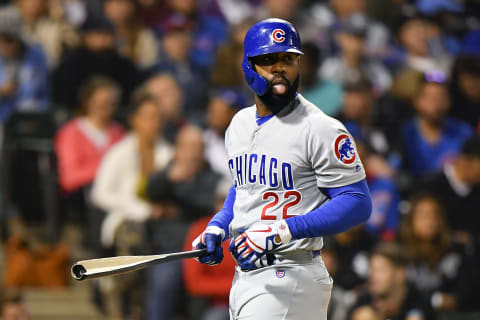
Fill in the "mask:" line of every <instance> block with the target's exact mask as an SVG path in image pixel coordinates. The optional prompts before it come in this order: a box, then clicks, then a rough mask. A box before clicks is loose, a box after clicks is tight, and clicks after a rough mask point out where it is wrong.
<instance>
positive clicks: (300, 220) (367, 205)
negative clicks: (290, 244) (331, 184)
mask: <svg viewBox="0 0 480 320" xmlns="http://www.w3.org/2000/svg"><path fill="white" fill-rule="evenodd" d="M322 191H323V192H324V193H326V194H327V195H328V196H329V198H330V199H331V200H330V201H329V202H327V203H326V204H324V205H323V206H321V207H319V208H317V209H315V210H313V211H311V212H309V213H307V214H305V215H301V216H295V217H292V218H289V219H286V220H285V221H286V222H287V224H288V227H289V228H290V232H291V233H292V239H303V238H313V237H321V236H325V235H329V234H335V233H339V232H343V231H346V230H348V229H350V228H352V227H354V226H356V225H358V224H360V223H362V222H365V221H367V220H368V218H369V217H370V213H371V211H372V201H371V198H370V192H369V190H368V186H367V182H366V180H365V179H364V180H362V181H360V182H357V183H353V184H351V185H348V186H343V187H339V188H328V189H322Z"/></svg>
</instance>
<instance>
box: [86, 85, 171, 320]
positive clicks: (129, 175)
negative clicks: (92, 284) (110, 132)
mask: <svg viewBox="0 0 480 320" xmlns="http://www.w3.org/2000/svg"><path fill="white" fill-rule="evenodd" d="M130 110H131V114H130V117H129V120H130V125H131V128H132V130H131V132H130V133H129V134H128V135H127V136H125V137H124V138H123V139H122V140H121V141H119V142H118V143H117V144H116V145H115V146H113V147H112V148H111V149H110V150H109V151H108V152H107V153H106V154H105V157H104V158H103V159H102V162H101V164H100V167H99V169H98V172H97V176H96V177H95V181H94V184H93V188H92V192H91V198H92V201H93V203H94V204H95V205H96V206H98V207H99V208H100V209H102V210H104V211H105V212H106V218H105V219H104V221H103V223H102V230H101V241H102V244H103V246H104V247H105V248H107V249H110V250H111V251H113V252H111V253H110V254H113V255H131V254H145V253H146V252H150V251H149V250H148V248H149V247H150V242H149V241H148V239H147V232H146V228H147V227H146V224H147V221H151V220H155V219H159V218H160V217H161V216H162V215H163V214H164V212H165V211H164V210H163V208H162V207H161V206H159V205H154V204H152V203H151V202H150V201H149V199H148V196H147V194H146V182H147V177H148V176H149V175H150V174H152V173H153V172H154V171H156V170H161V169H163V168H164V167H165V166H166V165H167V163H168V162H169V161H170V158H171V155H172V150H171V146H170V144H169V143H167V142H166V141H165V140H164V139H163V138H162V137H161V136H160V135H159V133H160V131H161V124H162V118H161V112H160V107H159V106H158V104H157V100H156V99H155V98H154V97H153V96H151V95H150V94H148V93H146V92H145V91H143V90H140V91H137V92H136V93H135V94H134V95H133V98H132V103H131V105H130ZM139 276H140V274H134V275H132V276H131V277H124V278H118V279H115V280H112V282H111V283H110V285H107V286H102V285H100V288H101V289H102V290H103V291H102V293H103V298H104V299H105V304H106V305H107V306H110V307H108V308H107V313H108V314H109V315H110V316H117V317H121V316H132V315H133V314H136V315H137V316H138V314H137V312H138V313H141V312H142V310H140V309H138V308H136V307H138V303H139V302H138V301H136V300H129V301H128V302H124V298H125V297H124V296H125V295H129V294H130V295H131V294H132V292H138V290H140V292H143V291H142V290H141V289H140V288H139V286H141V285H142V282H141V281H140V280H139V279H138V278H137V277H139ZM105 281H109V280H105ZM134 296H137V295H134ZM132 299H133V298H132ZM125 305H128V306H129V307H130V308H126V307H125ZM135 306H136V307H135ZM125 309H127V310H128V311H127V312H128V314H127V315H125V314H124V311H125Z"/></svg>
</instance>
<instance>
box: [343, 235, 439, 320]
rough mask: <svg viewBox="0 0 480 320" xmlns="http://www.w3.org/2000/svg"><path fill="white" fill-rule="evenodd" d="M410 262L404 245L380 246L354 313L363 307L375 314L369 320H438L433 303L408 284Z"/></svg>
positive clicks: (369, 312) (373, 256) (371, 260)
mask: <svg viewBox="0 0 480 320" xmlns="http://www.w3.org/2000/svg"><path fill="white" fill-rule="evenodd" d="M407 265H408V258H407V256H406V255H405V254H404V251H403V249H402V248H401V247H399V246H398V245H396V244H394V243H382V244H380V245H378V246H377V247H376V248H375V249H374V250H373V252H372V254H371V256H370V268H369V278H368V289H367V290H366V291H365V292H363V293H362V294H360V296H359V297H358V299H357V301H356V303H355V305H354V307H353V308H352V310H351V315H355V313H356V312H358V311H359V309H360V308H362V309H361V310H362V311H363V312H365V311H368V314H369V315H370V316H373V317H372V318H369V319H392V320H402V319H408V320H410V319H412V320H413V319H417V320H431V319H435V315H434V313H433V310H432V308H431V307H430V304H429V303H428V302H426V300H425V299H424V298H423V297H422V296H421V295H420V294H419V293H418V292H417V291H416V290H415V289H414V288H413V287H409V286H408V284H407ZM365 307H367V308H365ZM357 316H358V315H357ZM355 319H363V318H357V317H355Z"/></svg>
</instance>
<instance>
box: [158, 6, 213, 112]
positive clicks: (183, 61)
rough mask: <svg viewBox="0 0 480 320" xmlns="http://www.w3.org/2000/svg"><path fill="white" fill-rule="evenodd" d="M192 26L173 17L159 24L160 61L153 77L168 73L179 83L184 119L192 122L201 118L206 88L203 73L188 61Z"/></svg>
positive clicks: (189, 22) (181, 18) (180, 16)
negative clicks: (160, 36) (160, 25)
mask: <svg viewBox="0 0 480 320" xmlns="http://www.w3.org/2000/svg"><path fill="white" fill-rule="evenodd" d="M193 27H194V25H193V22H191V21H189V20H187V18H185V17H184V16H182V15H172V16H169V17H168V18H167V19H166V20H164V22H163V24H162V30H163V36H162V38H161V49H160V59H159V61H158V63H157V64H156V65H155V66H153V67H152V70H151V71H152V73H166V72H168V73H170V74H172V75H173V76H174V77H175V79H176V81H177V82H178V83H179V85H180V87H181V89H182V95H183V97H184V101H183V102H184V116H186V117H188V119H189V120H194V119H195V118H196V117H198V116H199V115H201V114H202V112H203V110H202V108H203V107H204V105H203V102H202V100H203V98H204V95H205V91H206V88H207V83H206V78H205V76H206V73H204V72H201V71H200V70H199V69H198V68H197V67H196V66H195V65H194V64H193V62H192V60H191V48H192V44H193V42H192V37H193V35H194V31H193Z"/></svg>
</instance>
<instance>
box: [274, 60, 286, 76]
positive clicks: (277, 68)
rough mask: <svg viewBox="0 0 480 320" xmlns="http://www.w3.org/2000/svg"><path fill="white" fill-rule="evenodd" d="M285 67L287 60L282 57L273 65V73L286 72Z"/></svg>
mask: <svg viewBox="0 0 480 320" xmlns="http://www.w3.org/2000/svg"><path fill="white" fill-rule="evenodd" d="M285 68H286V64H285V62H283V61H282V60H281V59H278V60H277V61H276V62H275V63H274V64H273V65H272V73H275V72H280V73H285Z"/></svg>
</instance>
